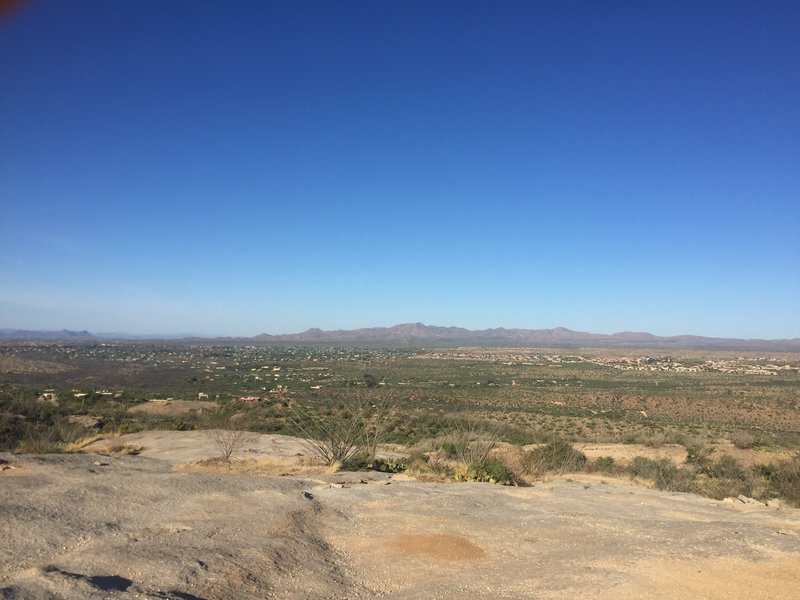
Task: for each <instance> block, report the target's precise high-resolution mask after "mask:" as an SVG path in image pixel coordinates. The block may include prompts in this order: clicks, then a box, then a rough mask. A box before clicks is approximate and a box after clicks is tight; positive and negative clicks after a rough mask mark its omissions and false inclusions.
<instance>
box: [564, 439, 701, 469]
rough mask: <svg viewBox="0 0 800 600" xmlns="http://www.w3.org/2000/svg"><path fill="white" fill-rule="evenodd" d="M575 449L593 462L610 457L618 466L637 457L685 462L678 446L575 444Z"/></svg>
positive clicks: (684, 450)
mask: <svg viewBox="0 0 800 600" xmlns="http://www.w3.org/2000/svg"><path fill="white" fill-rule="evenodd" d="M575 448H576V449H577V450H580V451H581V452H583V453H584V454H585V455H586V456H587V458H589V459H590V460H594V459H596V458H599V457H600V456H610V457H611V458H613V459H614V462H615V463H617V464H619V465H628V464H630V462H631V461H632V460H633V459H634V458H636V457H637V456H644V457H645V458H650V459H653V460H659V459H662V458H668V459H669V460H671V461H672V462H674V463H675V464H682V463H684V462H686V448H684V447H683V446H681V445H678V444H663V445H661V446H645V445H644V444H576V445H575Z"/></svg>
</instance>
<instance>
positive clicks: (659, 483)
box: [628, 456, 695, 492]
mask: <svg viewBox="0 0 800 600" xmlns="http://www.w3.org/2000/svg"><path fill="white" fill-rule="evenodd" d="M628 470H629V472H630V473H631V475H633V476H634V477H639V478H641V479H648V480H650V481H652V482H653V484H654V485H655V487H656V488H657V489H659V490H664V491H669V492H691V491H693V489H694V476H695V474H694V471H693V470H691V469H679V468H678V467H676V466H675V465H674V464H673V463H672V461H670V460H669V459H668V458H662V459H659V460H653V459H652V458H645V457H644V456H637V457H636V458H634V459H633V460H632V461H631V464H630V466H629V467H628Z"/></svg>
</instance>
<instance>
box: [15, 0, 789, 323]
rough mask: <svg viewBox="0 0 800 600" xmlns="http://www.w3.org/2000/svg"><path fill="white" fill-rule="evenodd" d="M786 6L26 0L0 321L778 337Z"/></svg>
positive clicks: (18, 25) (785, 227) (18, 26)
mask: <svg viewBox="0 0 800 600" xmlns="http://www.w3.org/2000/svg"><path fill="white" fill-rule="evenodd" d="M798 31H800V2H797V1H795V0H788V1H781V0H775V1H770V2H761V1H753V2H737V1H733V0H723V1H719V2H715V1H704V2H694V1H691V2H661V1H659V2H648V1H639V0H636V1H630V2H615V1H602V2H597V1H594V0H591V1H585V2H582V1H570V0H559V1H553V2H549V1H535V0H530V1H521V0H520V1H515V0H507V1H503V2H498V1H496V0H489V1H486V2H472V1H465V0H459V1H430V0H426V1H422V2H411V1H391V2H389V1H379V0H370V1H364V2H346V1H344V2H343V1H337V2H328V1H322V0H320V1H316V2H306V1H298V0H287V1H283V2H270V1H252V2H244V1H230V2H219V1H216V0H215V1H201V0H187V1H179V0H171V1H169V2H162V1H157V0H141V1H132V0H131V1H124V0H119V1H114V2H109V1H106V0H96V1H82V0H70V1H66V0H40V1H38V2H35V3H33V4H31V5H29V6H27V7H23V8H21V9H18V10H16V11H14V12H12V13H11V14H10V15H7V16H6V17H5V18H4V19H3V20H2V21H0V208H1V209H2V211H1V212H0V327H6V328H29V329H61V328H68V329H88V330H90V331H95V332H103V331H125V332H132V333H153V332H161V333H174V332H193V333H199V334H210V335H255V334H258V333H263V332H267V333H291V332H297V331H302V330H305V329H307V328H309V327H320V328H322V329H338V328H342V329H350V328H356V327H371V326H389V325H394V324H396V323H403V322H411V321H414V322H415V321H422V322H424V323H426V324H432V325H457V326H462V327H467V328H471V329H483V328H487V327H524V328H550V327H556V326H564V327H568V328H570V329H577V330H584V331H591V332H596V333H613V332H616V331H625V330H635V331H649V332H651V333H655V334H659V335H675V334H684V333H691V334H698V335H709V336H724V337H748V338H749V337H761V338H791V337H800V35H798Z"/></svg>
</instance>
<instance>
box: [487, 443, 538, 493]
mask: <svg viewBox="0 0 800 600" xmlns="http://www.w3.org/2000/svg"><path fill="white" fill-rule="evenodd" d="M491 456H492V458H496V459H497V460H499V461H500V462H502V463H503V464H504V465H505V466H506V468H507V469H508V470H509V471H510V472H511V474H512V476H513V481H514V483H516V484H517V485H532V484H533V483H534V480H535V478H534V477H533V476H532V475H531V472H530V460H529V457H528V453H527V452H526V451H525V450H524V449H523V448H521V447H520V446H507V445H504V446H502V447H500V448H495V449H494V450H493V451H492V453H491Z"/></svg>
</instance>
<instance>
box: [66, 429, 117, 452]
mask: <svg viewBox="0 0 800 600" xmlns="http://www.w3.org/2000/svg"><path fill="white" fill-rule="evenodd" d="M115 437H119V434H118V433H98V434H95V435H89V436H86V437H83V438H81V439H79V440H76V441H74V442H72V443H71V444H66V445H65V446H64V452H69V453H72V452H80V451H81V450H83V449H84V448H86V446H89V445H91V444H94V443H95V442H99V441H101V440H108V439H111V438H115Z"/></svg>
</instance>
